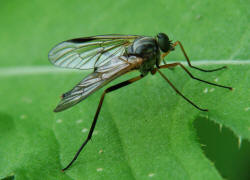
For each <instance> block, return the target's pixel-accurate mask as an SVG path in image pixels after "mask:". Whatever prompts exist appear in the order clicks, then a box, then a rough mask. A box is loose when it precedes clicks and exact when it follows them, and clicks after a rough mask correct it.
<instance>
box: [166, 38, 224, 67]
mask: <svg viewBox="0 0 250 180" xmlns="http://www.w3.org/2000/svg"><path fill="white" fill-rule="evenodd" d="M177 45H179V46H180V48H181V51H182V53H183V55H184V56H185V58H186V61H187V63H188V66H189V67H191V68H194V69H197V70H199V71H203V72H214V71H219V70H222V69H225V68H226V66H223V67H220V68H216V69H210V70H206V69H202V68H198V67H195V66H193V65H192V64H191V62H190V60H189V58H188V56H187V53H186V51H185V50H184V48H183V46H182V44H181V42H180V41H176V42H175V43H174V44H173V45H172V47H173V48H175V46H177ZM170 52H171V50H169V51H168V52H166V53H163V54H162V55H161V57H162V59H163V58H164V57H165V56H167V55H168V54H169V53H170Z"/></svg>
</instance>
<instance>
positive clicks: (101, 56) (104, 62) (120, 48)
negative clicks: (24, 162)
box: [49, 33, 232, 171]
mask: <svg viewBox="0 0 250 180" xmlns="http://www.w3.org/2000/svg"><path fill="white" fill-rule="evenodd" d="M177 45H179V46H180V48H181V51H182V53H183V54H184V56H185V58H186V61H187V63H188V66H189V67H190V68H194V69H197V70H199V71H203V72H213V71H218V70H221V69H224V68H225V66H223V67H220V68H217V69H211V70H205V69H202V68H199V67H195V66H192V64H191V63H190V61H189V58H188V56H187V54H186V52H185V50H184V48H183V46H182V44H181V42H180V41H176V42H174V43H172V41H170V40H169V38H168V36H167V35H166V34H164V33H158V34H157V35H156V37H150V36H139V35H120V34H114V35H101V36H90V37H83V38H77V39H71V40H68V41H64V42H62V43H60V44H58V45H56V46H55V47H54V48H53V49H52V50H51V51H50V52H49V60H50V62H51V63H52V64H54V65H56V66H60V67H65V68H73V69H82V70H85V69H93V72H92V73H91V74H89V75H88V76H87V77H85V78H84V79H83V80H82V81H81V82H79V83H78V84H77V85H76V86H75V87H74V88H73V89H72V90H70V91H68V92H66V93H64V94H63V95H62V99H61V101H60V103H59V104H58V106H57V107H56V108H55V110H54V111H55V112H60V111H63V110H65V109H68V108H70V107H72V106H74V105H75V104H77V103H79V102H81V101H82V100H84V99H85V98H87V97H88V96H89V95H91V94H92V93H94V92H95V91H97V90H98V89H100V88H101V87H103V86H105V85H106V84H108V83H109V82H111V81H113V80H114V79H116V78H118V77H120V76H122V75H124V74H126V73H128V72H130V71H132V70H138V71H139V72H140V75H139V76H137V77H134V78H132V79H129V80H126V81H123V82H121V83H118V84H116V85H113V86H111V87H109V88H107V89H106V90H104V92H103V93H102V96H101V98H100V102H99V105H98V107H97V110H96V113H95V117H94V120H93V122H92V125H91V128H90V131H89V133H88V136H87V138H86V140H85V141H84V142H83V144H82V145H81V147H80V148H79V150H78V151H77V153H76V154H75V156H74V158H73V159H72V160H71V162H70V163H69V164H68V165H67V166H66V167H65V168H64V169H62V171H65V170H66V169H68V168H69V167H70V166H71V165H72V163H73V162H74V161H75V160H76V159H77V157H78V155H79V154H80V152H81V150H82V149H83V148H84V147H85V145H86V144H87V143H88V141H89V140H90V139H91V137H92V134H93V131H94V129H95V125H96V122H97V118H98V115H99V113H100V110H101V107H102V103H103V100H104V97H105V95H106V94H107V93H110V92H112V91H115V90H117V89H120V88H122V87H125V86H127V85H129V84H132V83H134V82H136V81H138V80H140V79H142V78H144V77H145V76H146V75H147V74H148V73H149V72H150V73H151V74H152V75H154V74H155V73H157V72H158V73H159V74H160V75H161V77H163V78H164V79H165V80H166V82H167V83H168V84H169V85H170V86H171V87H172V88H173V89H174V90H175V92H176V93H177V94H179V95H180V96H182V97H183V98H184V99H185V100H186V101H187V102H189V103H190V104H192V105H193V106H194V107H195V108H197V109H199V110H201V111H207V109H203V108H200V107H199V106H197V105H196V104H195V103H193V102H192V101H191V100H189V99H188V98H186V97H185V96H184V95H183V94H182V93H181V92H180V91H179V90H178V89H176V87H175V86H174V85H173V84H172V83H171V82H170V81H169V79H168V78H167V77H166V76H165V75H164V74H163V73H162V72H161V70H160V69H165V68H173V67H175V66H180V67H181V68H182V69H183V70H184V71H185V72H186V73H187V74H188V75H189V76H190V77H191V78H192V79H195V80H198V81H201V82H204V83H207V84H210V85H213V86H218V87H222V88H227V89H230V90H232V88H231V87H228V86H223V85H219V84H216V83H212V82H209V81H205V80H202V79H199V78H197V77H195V76H193V75H192V74H191V73H190V72H189V70H188V69H187V68H186V67H185V66H183V65H182V64H181V63H178V62H176V63H170V64H167V63H166V62H165V61H164V57H165V56H166V55H167V54H168V53H170V52H171V51H174V49H175V47H176V46H177ZM161 61H163V62H164V64H163V65H161Z"/></svg>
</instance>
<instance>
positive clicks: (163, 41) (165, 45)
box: [156, 33, 174, 53]
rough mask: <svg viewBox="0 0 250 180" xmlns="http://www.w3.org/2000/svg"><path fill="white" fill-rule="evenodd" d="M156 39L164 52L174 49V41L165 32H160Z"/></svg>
mask: <svg viewBox="0 0 250 180" xmlns="http://www.w3.org/2000/svg"><path fill="white" fill-rule="evenodd" d="M156 40H157V43H158V46H159V48H160V49H161V51H162V52H164V53H166V52H168V51H172V50H174V47H173V44H172V42H171V41H170V40H169V38H168V36H167V35H166V34H165V33H158V34H157V36H156Z"/></svg>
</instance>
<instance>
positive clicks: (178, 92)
mask: <svg viewBox="0 0 250 180" xmlns="http://www.w3.org/2000/svg"><path fill="white" fill-rule="evenodd" d="M156 71H158V72H159V73H160V75H161V76H162V77H163V78H164V79H165V80H166V81H167V82H168V84H169V85H170V86H171V87H172V88H173V89H174V90H175V92H176V93H177V94H179V95H180V96H181V97H183V98H184V99H185V100H186V101H187V102H189V103H190V104H192V105H193V106H194V107H196V108H197V109H199V110H201V111H208V110H207V109H202V108H200V107H199V106H197V105H196V104H194V103H193V102H192V101H190V100H189V99H188V98H186V97H185V96H184V95H183V94H182V93H181V92H180V91H179V90H178V89H176V87H175V86H174V85H173V84H172V83H171V82H170V81H169V79H168V78H167V77H166V76H165V75H164V74H163V73H162V72H161V71H160V70H159V69H156Z"/></svg>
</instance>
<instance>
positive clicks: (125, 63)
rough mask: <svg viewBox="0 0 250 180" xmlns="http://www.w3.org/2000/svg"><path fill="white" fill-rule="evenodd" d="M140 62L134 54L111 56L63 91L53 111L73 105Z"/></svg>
mask: <svg viewBox="0 0 250 180" xmlns="http://www.w3.org/2000/svg"><path fill="white" fill-rule="evenodd" d="M141 63H142V59H141V58H138V57H135V56H131V57H125V56H119V57H114V58H112V59H111V60H110V61H108V62H106V63H105V64H104V65H103V66H101V67H99V68H97V69H96V70H95V71H94V72H93V73H91V74H89V75H88V76H87V77H85V78H84V79H83V80H82V81H81V82H80V83H78V84H77V85H76V86H75V87H74V88H73V89H72V90H70V91H68V92H66V93H64V94H63V95H62V100H61V102H60V103H59V104H58V106H57V107H56V108H55V110H54V111H55V112H60V111H63V110H65V109H68V108H70V107H72V106H74V105H75V104H77V103H79V102H80V101H82V100H84V99H85V98H87V97H88V96H89V95H90V94H92V93H94V92H95V91H96V90H98V89H100V88H101V87H103V86H104V85H106V84H108V83H109V82H111V81H112V80H114V79H116V78H117V77H119V76H121V75H123V74H125V73H127V72H129V71H131V70H133V69H135V68H136V67H138V66H139V65H140V64H141Z"/></svg>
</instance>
